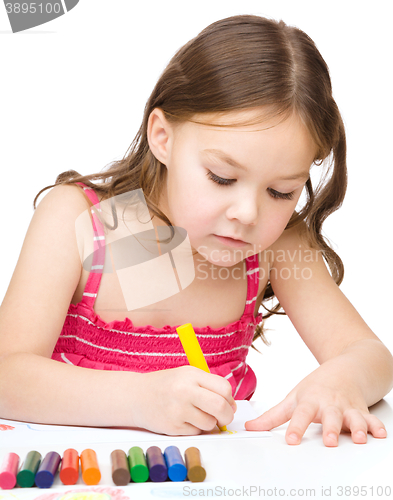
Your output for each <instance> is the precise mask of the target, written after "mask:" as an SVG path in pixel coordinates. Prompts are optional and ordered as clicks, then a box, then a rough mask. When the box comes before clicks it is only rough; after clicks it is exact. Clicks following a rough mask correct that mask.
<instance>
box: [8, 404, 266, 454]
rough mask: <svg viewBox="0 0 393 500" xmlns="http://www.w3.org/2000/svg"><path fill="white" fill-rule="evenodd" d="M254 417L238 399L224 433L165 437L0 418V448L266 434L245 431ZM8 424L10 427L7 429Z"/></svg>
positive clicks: (111, 429)
mask: <svg viewBox="0 0 393 500" xmlns="http://www.w3.org/2000/svg"><path fill="white" fill-rule="evenodd" d="M255 417H257V414H256V412H255V410H254V409H253V408H252V406H251V404H250V402H249V401H237V412H236V414H235V418H234V420H233V422H232V423H231V424H229V425H228V426H227V429H228V431H227V432H221V431H220V430H219V429H218V428H216V429H215V430H213V431H211V432H204V433H202V434H200V435H198V436H166V435H163V434H155V433H154V432H149V431H145V430H140V429H129V428H101V427H100V428H98V427H72V426H62V425H42V424H31V423H25V422H17V421H13V420H2V419H0V441H1V447H2V448H15V449H16V448H17V447H26V445H28V446H30V447H34V446H36V447H37V446H39V445H47V444H48V445H49V444H64V445H67V446H68V447H70V448H72V447H73V446H77V445H78V444H79V443H85V444H96V443H111V442H116V443H119V442H123V441H126V442H137V441H154V442H157V441H169V440H170V441H174V440H182V439H188V440H189V439H194V440H201V439H237V438H257V437H269V436H271V433H270V432H268V431H263V432H258V431H246V430H245V429H244V423H245V422H246V421H247V420H251V419H253V418H255ZM7 426H9V427H11V429H7Z"/></svg>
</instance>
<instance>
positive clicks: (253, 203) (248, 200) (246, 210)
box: [226, 195, 259, 225]
mask: <svg viewBox="0 0 393 500" xmlns="http://www.w3.org/2000/svg"><path fill="white" fill-rule="evenodd" d="M258 212H259V209H258V203H257V200H256V197H255V196H253V195H243V196H241V197H240V196H239V197H238V198H236V199H235V200H233V202H232V204H231V205H230V207H229V208H228V209H227V213H226V215H227V217H228V219H229V220H234V219H236V220H238V221H239V222H240V223H241V224H244V225H255V224H256V223H257V219H258Z"/></svg>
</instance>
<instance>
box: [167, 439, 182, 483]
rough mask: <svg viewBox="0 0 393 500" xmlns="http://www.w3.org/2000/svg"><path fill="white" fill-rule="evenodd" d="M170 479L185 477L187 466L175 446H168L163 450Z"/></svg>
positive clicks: (180, 479) (175, 479)
mask: <svg viewBox="0 0 393 500" xmlns="http://www.w3.org/2000/svg"><path fill="white" fill-rule="evenodd" d="M164 457H165V460H166V464H167V467H168V476H169V479H170V480H171V481H184V480H185V478H186V477H187V467H186V464H185V463H184V460H183V457H182V456H181V454H180V451H179V448H178V447H177V446H168V447H167V448H166V449H165V451H164Z"/></svg>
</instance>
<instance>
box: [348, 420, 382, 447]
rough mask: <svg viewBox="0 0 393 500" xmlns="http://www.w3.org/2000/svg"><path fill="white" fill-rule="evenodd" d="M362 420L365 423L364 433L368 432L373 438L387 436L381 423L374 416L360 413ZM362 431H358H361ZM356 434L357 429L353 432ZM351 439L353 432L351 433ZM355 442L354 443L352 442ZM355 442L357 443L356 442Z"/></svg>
mask: <svg viewBox="0 0 393 500" xmlns="http://www.w3.org/2000/svg"><path fill="white" fill-rule="evenodd" d="M360 415H361V417H362V418H363V420H364V421H365V427H364V429H365V432H366V434H367V431H368V432H370V434H372V435H373V436H374V437H375V438H385V437H386V436H387V432H386V428H385V426H384V425H383V423H382V422H381V421H380V420H379V418H377V417H376V416H375V415H371V414H370V413H361V414H360ZM350 429H351V432H352V427H350ZM364 429H360V430H363V431H364ZM355 432H357V429H356V430H355ZM352 439H353V432H352ZM354 442H355V441H354ZM356 442H357V441H356Z"/></svg>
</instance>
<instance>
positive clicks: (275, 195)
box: [268, 188, 295, 200]
mask: <svg viewBox="0 0 393 500" xmlns="http://www.w3.org/2000/svg"><path fill="white" fill-rule="evenodd" d="M268 191H269V193H270V196H271V197H272V198H276V199H279V200H292V199H293V196H294V194H295V192H294V191H292V192H291V193H280V191H276V190H275V189H271V188H269V189H268Z"/></svg>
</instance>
